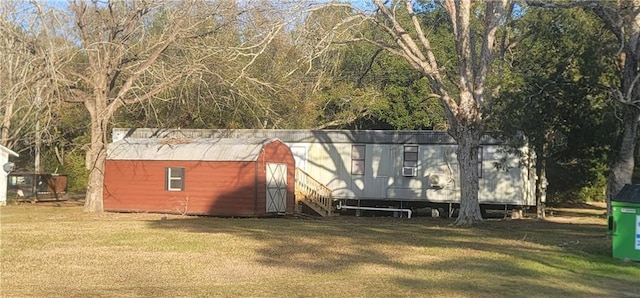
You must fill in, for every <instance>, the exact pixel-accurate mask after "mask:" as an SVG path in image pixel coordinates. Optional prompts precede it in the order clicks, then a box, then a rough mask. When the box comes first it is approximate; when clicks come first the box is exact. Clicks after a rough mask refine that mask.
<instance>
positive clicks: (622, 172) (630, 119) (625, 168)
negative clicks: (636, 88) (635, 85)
mask: <svg viewBox="0 0 640 298" xmlns="http://www.w3.org/2000/svg"><path fill="white" fill-rule="evenodd" d="M639 117H640V109H637V108H631V107H629V108H626V109H625V110H624V114H623V118H622V121H623V123H622V125H623V127H622V140H621V143H620V147H619V148H620V150H619V152H618V156H617V157H616V159H615V161H614V163H613V165H611V170H610V172H609V185H608V187H607V210H608V211H609V213H611V199H612V198H613V197H614V196H615V195H616V194H618V192H620V190H621V189H622V187H624V185H625V184H630V183H631V177H632V176H633V169H634V166H635V161H634V155H635V147H636V145H637V144H636V136H637V135H638V118H639Z"/></svg>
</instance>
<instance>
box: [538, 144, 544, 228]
mask: <svg viewBox="0 0 640 298" xmlns="http://www.w3.org/2000/svg"><path fill="white" fill-rule="evenodd" d="M544 146H545V145H542V146H540V147H541V148H538V150H536V216H537V218H540V219H542V218H545V212H544V202H543V200H542V199H543V196H545V197H546V191H547V186H546V185H545V184H546V182H547V153H546V150H544Z"/></svg>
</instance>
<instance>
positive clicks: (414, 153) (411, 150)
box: [402, 146, 418, 168]
mask: <svg viewBox="0 0 640 298" xmlns="http://www.w3.org/2000/svg"><path fill="white" fill-rule="evenodd" d="M402 166H403V167H412V168H417V167H418V146H404V155H403V159H402Z"/></svg>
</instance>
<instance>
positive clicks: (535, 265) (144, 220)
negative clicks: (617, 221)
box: [0, 204, 640, 297]
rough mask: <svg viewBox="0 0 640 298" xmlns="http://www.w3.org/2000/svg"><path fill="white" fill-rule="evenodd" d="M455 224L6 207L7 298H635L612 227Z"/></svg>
mask: <svg viewBox="0 0 640 298" xmlns="http://www.w3.org/2000/svg"><path fill="white" fill-rule="evenodd" d="M565 212H567V211H566V210H565ZM576 214H578V212H576ZM451 222H452V221H450V220H443V219H434V218H412V219H406V218H364V217H360V218H356V217H347V216H343V217H339V218H336V219H330V220H309V219H299V218H266V219H255V218H249V219H237V218H236V219H233V218H209V217H186V216H168V217H167V218H166V219H163V215H159V214H119V213H104V214H92V213H84V212H83V211H82V207H80V206H62V207H55V206H42V205H33V204H23V205H14V206H6V207H2V208H1V209H0V232H1V235H0V241H1V242H0V248H1V251H0V253H1V257H0V260H1V263H2V265H1V268H0V269H1V272H2V273H1V274H2V276H1V284H0V285H1V287H0V290H1V292H0V296H2V297H141V296H142V297H150V296H153V297H185V296H186V297H198V296H200V297H211V296H222V297H234V296H235V297H237V296H243V297H274V296H275V297H416V296H429V297H433V296H444V297H496V296H510V297H513V296H516V297H518V296H520V297H532V296H535V297H544V296H546V297H561V296H589V297H593V296H603V297H604V296H606V297H624V296H640V265H639V264H637V263H625V262H623V261H621V260H617V259H613V258H611V247H610V246H611V244H610V243H611V241H610V239H608V238H607V237H606V226H605V221H604V219H602V218H601V217H598V216H595V215H592V214H591V213H588V212H587V213H584V214H583V215H582V216H572V217H566V216H562V217H559V216H556V217H553V218H551V219H550V220H548V221H537V220H531V219H525V220H517V221H512V220H497V219H496V220H486V221H485V222H484V223H482V224H481V225H479V226H477V227H473V228H455V227H451V226H449V224H450V223H451Z"/></svg>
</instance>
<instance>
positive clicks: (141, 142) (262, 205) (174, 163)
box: [103, 138, 295, 216]
mask: <svg viewBox="0 0 640 298" xmlns="http://www.w3.org/2000/svg"><path fill="white" fill-rule="evenodd" d="M294 179H295V164H294V159H293V154H292V153H291V150H290V149H289V147H288V146H287V145H286V144H284V143H282V142H281V141H280V140H278V139H226V138H222V139H175V138H171V139H162V138H157V139H135V138H126V139H123V140H120V141H117V142H114V143H111V144H109V146H108V148H107V161H106V164H105V175H104V196H103V202H104V210H106V211H121V212H158V213H179V214H192V215H214V216H264V215H270V214H282V213H293V212H294V210H295V198H294V185H295V181H294Z"/></svg>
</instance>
